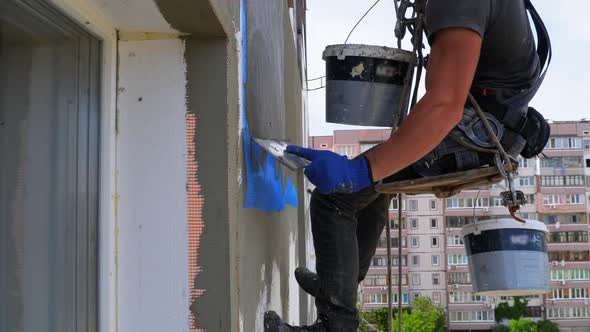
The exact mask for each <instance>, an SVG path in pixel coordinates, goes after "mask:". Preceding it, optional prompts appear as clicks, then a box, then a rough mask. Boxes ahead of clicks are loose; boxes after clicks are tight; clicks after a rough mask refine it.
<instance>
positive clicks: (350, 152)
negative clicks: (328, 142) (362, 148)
mask: <svg viewBox="0 0 590 332" xmlns="http://www.w3.org/2000/svg"><path fill="white" fill-rule="evenodd" d="M336 153H337V154H339V155H342V156H347V157H348V158H352V157H354V156H355V155H356V145H351V144H349V145H337V146H336Z"/></svg>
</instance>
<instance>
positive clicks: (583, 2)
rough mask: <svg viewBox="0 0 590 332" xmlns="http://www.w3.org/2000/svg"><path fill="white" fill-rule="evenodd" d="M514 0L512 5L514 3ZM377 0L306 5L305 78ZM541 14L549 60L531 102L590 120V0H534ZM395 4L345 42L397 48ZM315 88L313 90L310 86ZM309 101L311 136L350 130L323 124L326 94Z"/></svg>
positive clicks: (552, 114) (555, 115) (553, 113)
mask: <svg viewBox="0 0 590 332" xmlns="http://www.w3.org/2000/svg"><path fill="white" fill-rule="evenodd" d="M514 1H516V0H514ZM374 2H375V0H308V7H309V8H308V11H307V43H308V50H307V58H308V59H307V61H308V76H309V78H314V77H319V76H323V75H324V73H325V70H324V61H323V60H322V51H323V50H324V48H325V47H326V45H331V44H341V43H343V42H344V39H345V38H346V36H347V34H348V32H349V31H350V29H351V28H352V27H353V25H354V24H355V23H356V21H357V20H358V19H359V18H360V17H361V16H362V14H363V13H364V12H365V11H366V9H368V8H369V7H370V6H371V5H372V4H373V3H374ZM533 4H534V5H535V7H536V8H537V10H538V11H539V13H540V14H541V17H542V18H543V20H544V22H545V25H546V26H547V29H548V30H549V34H550V36H551V43H552V46H553V61H552V63H551V67H550V68H549V72H548V73H547V76H546V78H545V81H544V83H543V86H542V87H541V88H540V89H539V92H538V93H537V95H536V96H535V99H533V101H532V102H531V106H534V107H535V108H536V109H537V110H539V111H540V112H541V113H542V114H543V115H544V116H545V117H546V118H548V119H550V120H579V119H581V118H584V117H585V118H590V107H588V102H587V100H588V98H590V91H587V90H588V88H590V65H589V64H588V63H587V61H585V60H586V58H588V57H589V53H590V34H589V33H588V31H590V30H589V29H588V22H587V21H588V20H590V18H588V16H587V13H589V12H590V1H588V0H567V1H549V0H536V1H535V0H533ZM394 25H395V13H394V9H393V0H381V1H380V2H379V4H377V6H375V8H374V9H373V10H372V11H371V13H369V14H368V15H367V17H365V19H364V20H363V22H361V23H360V24H359V26H358V27H357V28H356V30H355V32H354V33H353V34H352V36H351V37H350V40H349V41H348V43H351V44H355V43H356V44H370V45H385V46H390V47H395V45H396V40H395V38H394V35H393V28H394ZM310 87H313V86H310ZM308 97H309V133H310V135H330V134H331V133H332V130H334V129H350V128H355V127H353V126H343V125H335V124H330V123H326V122H325V120H324V119H325V117H324V109H325V94H324V89H321V90H317V91H311V92H309V93H308Z"/></svg>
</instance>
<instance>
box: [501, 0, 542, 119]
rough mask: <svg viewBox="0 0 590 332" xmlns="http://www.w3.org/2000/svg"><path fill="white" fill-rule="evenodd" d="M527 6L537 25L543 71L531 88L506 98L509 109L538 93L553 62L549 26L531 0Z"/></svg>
mask: <svg viewBox="0 0 590 332" xmlns="http://www.w3.org/2000/svg"><path fill="white" fill-rule="evenodd" d="M525 8H526V9H527V10H528V12H529V14H530V15H531V19H532V20H533V24H534V25H535V31H536V32H537V43H538V44H537V55H538V56H539V61H540V64H541V72H540V74H539V77H538V78H537V80H536V81H535V83H533V85H532V86H531V87H530V88H528V89H526V90H525V91H522V92H521V93H519V94H518V95H516V96H514V97H511V98H509V99H508V100H506V105H508V107H509V109H508V111H510V110H512V109H518V108H521V107H523V106H526V105H527V104H528V102H529V101H531V99H533V97H534V96H535V94H536V93H537V90H539V87H540V86H541V83H543V80H544V79H545V74H546V73H547V69H548V68H549V64H550V63H551V56H552V52H551V39H550V38H549V33H548V32H547V28H546V27H545V24H544V23H543V20H542V19H541V16H540V15H539V13H538V12H537V10H536V9H535V7H534V6H533V4H532V3H531V1H530V0H525Z"/></svg>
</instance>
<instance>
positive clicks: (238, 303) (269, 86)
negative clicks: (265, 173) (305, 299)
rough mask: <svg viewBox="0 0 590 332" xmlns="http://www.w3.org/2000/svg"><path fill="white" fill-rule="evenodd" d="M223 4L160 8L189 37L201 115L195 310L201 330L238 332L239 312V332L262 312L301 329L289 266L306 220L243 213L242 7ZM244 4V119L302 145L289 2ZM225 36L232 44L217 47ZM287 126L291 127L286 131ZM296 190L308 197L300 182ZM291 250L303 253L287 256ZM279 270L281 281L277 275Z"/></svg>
mask: <svg viewBox="0 0 590 332" xmlns="http://www.w3.org/2000/svg"><path fill="white" fill-rule="evenodd" d="M223 2H224V1H211V2H210V4H209V5H207V4H202V5H200V7H199V6H197V5H196V4H191V3H188V4H187V2H186V1H182V0H171V1H158V6H159V8H160V10H161V11H162V13H163V14H164V16H165V17H166V19H167V21H168V22H170V24H171V26H172V27H174V28H176V29H179V30H180V31H181V32H188V33H191V34H192V36H191V37H189V38H188V39H187V40H186V61H187V81H188V86H187V94H188V96H187V100H188V109H189V111H190V112H195V114H196V115H197V133H196V136H195V140H196V142H197V144H196V147H197V151H196V155H197V162H198V164H199V171H198V180H199V183H200V184H201V186H202V194H203V196H204V197H205V206H204V210H203V220H204V221H205V228H204V230H203V235H202V237H201V247H200V249H199V266H200V267H201V268H202V271H201V272H200V273H199V274H198V275H197V282H196V284H197V288H199V289H205V294H204V295H202V296H201V297H200V298H198V299H197V301H196V302H195V303H194V304H193V306H192V310H193V311H194V312H196V313H197V321H198V326H199V327H200V328H204V329H206V330H210V331H218V330H219V331H226V330H227V331H234V330H236V329H237V326H238V325H237V319H238V312H237V310H238V309H239V311H240V314H239V317H242V318H243V326H242V331H255V330H256V326H257V323H258V324H259V323H260V321H261V319H262V312H261V311H260V310H262V311H264V310H267V309H275V310H278V309H282V310H279V311H280V312H279V313H280V314H282V315H283V316H285V318H286V319H287V320H290V321H292V322H299V317H289V315H288V312H289V311H290V309H291V310H292V309H293V308H290V306H289V305H290V303H292V302H293V301H294V300H295V299H292V298H291V299H290V296H289V293H290V292H289V289H290V288H291V289H293V283H294V282H295V281H294V278H293V276H292V270H293V268H294V267H295V266H296V265H297V263H298V259H295V261H293V260H292V259H291V257H290V256H291V255H292V253H293V251H294V252H295V256H296V257H297V255H298V254H299V255H300V250H299V242H300V241H298V238H299V228H300V225H299V224H298V220H299V219H298V218H299V216H300V214H301V213H299V212H298V211H297V210H296V209H293V208H287V210H285V211H283V212H280V213H263V212H259V211H255V210H246V209H243V208H242V206H243V200H244V192H245V187H244V186H245V185H246V184H245V183H243V184H242V182H241V178H242V177H243V178H245V170H244V169H243V164H242V161H241V160H242V157H243V151H242V150H241V144H240V143H239V142H240V140H239V137H240V136H239V107H238V92H237V91H238V88H239V81H238V78H237V68H238V61H237V59H238V53H237V48H238V45H237V41H236V39H235V35H236V33H237V32H238V30H237V29H239V28H238V27H239V21H236V18H237V17H238V16H239V15H238V13H239V6H238V3H237V1H229V2H231V6H225V7H224V6H223V5H222V3H223ZM247 3H248V29H249V31H250V32H249V35H248V43H249V50H248V51H249V55H248V56H249V62H248V75H249V76H248V90H247V101H248V102H247V113H248V119H249V123H250V126H251V128H252V133H253V134H254V135H260V136H266V137H280V138H290V139H291V140H292V141H294V142H301V141H302V135H301V134H299V135H298V134H297V132H298V131H299V130H300V129H301V120H300V116H299V115H296V113H297V112H301V90H300V82H299V73H298V65H297V55H296V53H295V48H294V45H293V48H289V47H288V48H285V47H284V44H285V41H288V42H290V43H293V36H292V35H291V32H290V31H284V30H283V29H287V28H288V27H290V24H289V23H288V20H289V16H288V11H287V10H288V9H287V7H286V2H285V3H283V2H273V3H272V4H269V3H268V2H267V1H262V0H248V1H247ZM190 6H193V8H196V7H194V6H197V7H198V8H197V9H192V10H193V12H195V11H197V12H199V11H200V12H199V14H198V15H199V16H198V17H201V18H203V21H202V22H205V23H203V24H204V26H203V25H200V24H201V23H202V22H201V23H198V22H194V21H196V20H194V17H188V16H187V15H186V14H185V13H188V12H190V10H191V9H190ZM215 18H216V19H215ZM232 20H233V21H232ZM216 25H218V26H216ZM221 29H222V30H223V31H224V33H225V35H226V38H216V37H219V36H220V34H221V32H220V31H221ZM288 38H290V39H288ZM288 46H289V45H288ZM285 63H288V65H285ZM285 75H287V76H286V78H285ZM289 82H291V83H289ZM293 82H296V83H293ZM298 87H299V88H298ZM286 105H288V106H286ZM287 112H289V113H290V115H289V116H287V115H286V113H287ZM288 118H289V119H291V120H292V122H291V121H290V122H286V119H288ZM283 172H286V169H284V170H283ZM241 174H243V176H242V175H241ZM289 175H290V176H294V174H292V173H289ZM298 185H300V186H299V187H298V188H302V180H301V177H299V179H298ZM300 196H301V195H300ZM301 197H302V196H301ZM292 243H295V245H296V246H297V247H298V248H292V247H291V248H290V246H291V245H292ZM273 266H276V267H278V272H280V273H273ZM262 271H264V272H262ZM275 272H277V271H275ZM261 273H262V275H261ZM295 297H299V296H298V294H297V295H296V296H295ZM298 309H299V307H297V308H296V310H295V311H294V312H297V311H298ZM258 326H260V325H258Z"/></svg>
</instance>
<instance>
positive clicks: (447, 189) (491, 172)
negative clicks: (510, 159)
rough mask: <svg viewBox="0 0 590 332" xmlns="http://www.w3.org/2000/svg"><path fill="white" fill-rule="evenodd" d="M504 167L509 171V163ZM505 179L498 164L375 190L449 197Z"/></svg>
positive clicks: (380, 185)
mask: <svg viewBox="0 0 590 332" xmlns="http://www.w3.org/2000/svg"><path fill="white" fill-rule="evenodd" d="M512 167H513V169H514V170H515V171H516V169H517V168H518V164H512ZM504 169H505V170H506V171H508V165H506V166H505V167H504ZM505 179H507V178H506V176H504V175H502V174H501V173H500V171H499V170H498V168H497V167H496V166H486V167H480V168H476V169H471V170H467V171H462V172H455V173H449V174H444V175H438V176H432V177H427V178H418V179H412V180H403V181H395V182H387V183H379V184H377V185H376V186H375V190H376V191H377V192H379V193H383V194H408V195H417V194H434V195H435V196H436V197H437V198H447V197H450V196H453V195H456V194H458V193H459V192H461V191H462V190H467V189H476V188H477V187H480V186H482V185H486V184H495V183H499V182H501V181H502V180H505Z"/></svg>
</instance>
